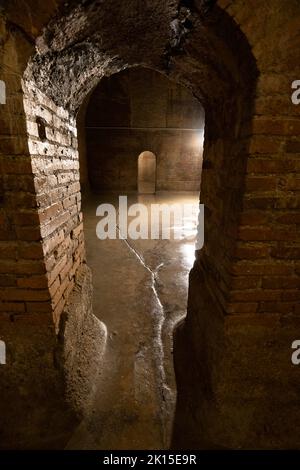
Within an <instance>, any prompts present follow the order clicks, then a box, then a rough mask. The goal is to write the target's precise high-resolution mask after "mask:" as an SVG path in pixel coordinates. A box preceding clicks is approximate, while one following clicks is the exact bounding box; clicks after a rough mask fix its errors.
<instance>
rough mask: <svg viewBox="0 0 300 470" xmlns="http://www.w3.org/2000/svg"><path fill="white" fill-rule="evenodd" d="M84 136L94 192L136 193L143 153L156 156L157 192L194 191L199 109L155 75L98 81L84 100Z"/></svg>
mask: <svg viewBox="0 0 300 470" xmlns="http://www.w3.org/2000/svg"><path fill="white" fill-rule="evenodd" d="M85 135H86V149H87V151H86V154H87V166H88V170H89V181H90V185H91V188H92V189H93V190H94V191H101V190H123V191H124V190H125V191H126V190H129V191H136V190H137V168H138V165H137V161H138V157H139V155H140V154H141V153H142V152H143V151H152V152H153V153H154V154H155V155H156V159H157V160H156V161H157V173H156V189H157V190H173V191H177V190H178V191H198V190H199V187H200V176H201V166H202V151H203V136H204V111H203V108H202V106H201V105H200V103H199V102H198V101H197V100H196V98H194V97H193V95H192V94H191V93H190V92H189V91H188V90H187V89H185V88H184V87H183V86H180V85H178V84H176V83H175V82H172V81H170V80H168V79H167V77H165V76H163V75H162V74H160V73H158V72H155V71H153V70H150V69H143V68H133V69H129V70H126V71H124V72H121V73H119V74H117V75H113V76H112V77H110V78H104V79H102V81H101V82H100V84H99V85H98V86H97V87H96V89H95V90H94V91H93V93H92V94H91V95H90V97H89V104H88V106H87V111H86V130H85ZM84 166H85V165H84V162H83V163H82V167H83V168H84ZM83 178H85V174H84V173H83Z"/></svg>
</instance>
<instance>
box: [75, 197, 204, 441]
mask: <svg viewBox="0 0 300 470" xmlns="http://www.w3.org/2000/svg"><path fill="white" fill-rule="evenodd" d="M136 202H139V203H142V204H143V205H144V206H145V208H146V212H147V210H148V212H147V213H146V212H145V209H143V211H144V212H145V213H144V214H143V217H142V218H141V219H140V222H141V223H140V224H139V225H137V224H135V225H130V222H131V221H133V219H134V217H131V218H129V229H132V230H129V231H130V234H129V235H132V234H133V235H134V234H135V232H138V231H140V230H143V229H144V231H145V229H147V225H145V219H147V214H150V206H151V205H152V204H163V203H164V204H168V205H171V204H174V203H175V204H177V205H179V206H181V208H183V204H188V205H190V206H189V207H191V205H193V207H194V209H195V208H197V202H198V194H197V193H176V194H173V193H157V194H156V195H143V196H137V195H133V194H131V195H129V196H128V206H130V205H132V204H134V203H136ZM102 203H111V204H113V206H114V207H115V208H116V209H118V208H119V198H118V195H117V194H101V195H93V196H90V197H88V198H87V199H86V200H85V202H84V206H83V212H84V230H85V239H86V248H87V261H88V265H89V266H90V267H91V269H92V273H93V287H94V298H93V308H94V314H95V315H96V316H97V317H98V318H99V319H101V320H102V321H103V322H104V323H105V325H106V327H107V331H108V336H107V344H106V349H105V354H104V359H103V363H101V364H99V368H100V376H99V379H97V392H96V396H95V400H94V404H93V408H92V410H91V411H90V413H89V414H88V416H87V417H86V418H85V419H84V420H83V421H82V423H81V424H80V426H79V427H78V429H77V430H76V432H75V433H74V435H73V437H72V439H71V440H70V442H69V444H68V448H69V449H109V450H110V449H111V450H115V449H166V448H168V447H169V443H170V438H171V430H172V422H173V413H174V408H175V400H176V385H175V378H174V371H173V357H172V332H173V329H174V326H175V325H176V323H177V322H178V321H180V320H181V319H182V318H183V317H184V316H185V313H186V301H187V285H188V273H189V270H190V269H191V267H192V265H193V262H194V248H195V233H196V224H197V213H196V211H194V213H193V214H191V213H190V212H189V211H187V212H186V213H185V217H184V218H183V219H182V222H181V223H180V221H179V222H178V219H176V220H173V219H171V239H161V235H162V221H161V220H160V230H159V237H160V239H156V240H151V239H147V240H146V239H135V240H134V239H132V238H130V236H127V237H126V236H125V235H126V234H125V232H124V230H125V231H126V227H125V226H124V221H123V222H122V220H120V217H119V212H118V213H117V217H116V221H115V222H116V223H114V225H116V227H114V229H115V231H116V237H117V238H116V239H110V240H108V239H106V240H100V239H99V238H98V237H97V235H96V227H97V224H98V222H99V221H100V219H101V217H99V216H96V209H97V207H98V206H99V205H100V204H102ZM177 207H178V206H177ZM186 207H187V206H186ZM136 215H138V213H137V214H136ZM112 220H114V219H112ZM135 220H137V219H135ZM147 220H148V231H149V233H150V226H151V223H150V222H151V220H152V223H153V220H154V219H153V217H152V219H151V216H150V215H149V218H148V219H147ZM147 220H146V223H147ZM166 220H167V219H166ZM141 225H142V226H143V228H141ZM154 225H155V224H154ZM167 225H168V224H167ZM132 227H133V228H132ZM100 228H101V227H100V226H99V225H98V234H99V233H100ZM107 228H108V226H106V229H107ZM134 228H135V229H136V230H134ZM164 228H165V230H166V233H165V236H167V235H168V234H167V232H168V229H169V228H170V225H169V226H166V224H164ZM174 229H175V231H176V236H177V239H174ZM122 231H123V232H122ZM122 235H123V236H124V239H122V238H120V237H122ZM179 237H180V238H179Z"/></svg>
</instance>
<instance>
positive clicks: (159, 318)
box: [116, 225, 174, 446]
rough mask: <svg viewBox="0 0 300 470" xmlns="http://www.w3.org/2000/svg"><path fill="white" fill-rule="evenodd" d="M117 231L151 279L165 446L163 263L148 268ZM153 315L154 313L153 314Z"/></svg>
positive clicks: (169, 397)
mask: <svg viewBox="0 0 300 470" xmlns="http://www.w3.org/2000/svg"><path fill="white" fill-rule="evenodd" d="M116 228H117V231H118V233H119V238H120V240H122V241H123V242H124V243H125V244H126V246H127V247H128V248H129V250H130V251H131V252H132V253H133V254H134V255H135V257H136V258H137V259H138V261H139V262H140V263H141V265H142V266H143V267H144V268H145V269H146V270H147V271H148V272H149V274H150V277H151V289H152V292H153V294H154V298H155V300H156V303H157V305H158V309H157V314H156V316H155V318H156V322H155V323H154V327H155V335H154V337H155V353H156V354H155V359H156V366H157V378H158V387H159V392H160V396H161V400H160V407H161V412H162V413H161V421H162V430H163V443H164V445H165V446H168V444H169V442H168V441H169V435H168V434H169V433H168V426H167V420H168V416H169V415H170V410H169V408H170V405H169V406H168V404H169V403H170V402H171V403H173V402H174V396H173V392H172V390H171V388H170V387H169V386H168V383H167V377H166V372H165V366H164V361H165V353H164V345H163V338H162V331H163V327H164V323H165V320H166V316H165V312H164V307H163V304H162V302H161V300H160V297H159V293H158V287H157V277H158V272H159V270H160V269H161V268H162V267H163V266H164V263H160V264H158V265H157V266H156V268H155V269H154V270H153V269H151V267H150V266H148V265H147V263H146V261H145V259H144V257H143V256H142V255H141V254H140V253H139V252H138V251H137V250H136V249H135V248H134V246H132V245H131V244H130V243H129V241H128V239H127V238H125V237H124V236H123V235H122V232H121V230H120V227H119V226H118V225H116ZM154 313H155V312H154Z"/></svg>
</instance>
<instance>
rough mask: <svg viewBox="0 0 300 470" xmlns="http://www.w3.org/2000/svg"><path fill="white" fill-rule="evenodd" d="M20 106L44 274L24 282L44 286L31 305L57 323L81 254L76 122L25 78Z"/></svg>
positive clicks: (81, 238) (83, 256)
mask: <svg viewBox="0 0 300 470" xmlns="http://www.w3.org/2000/svg"><path fill="white" fill-rule="evenodd" d="M24 109H25V113H26V125H27V132H28V146H29V152H30V155H31V165H32V173H33V176H34V180H33V183H34V189H35V193H36V205H37V214H36V215H37V217H38V220H37V224H38V226H39V229H40V239H41V248H42V251H43V259H44V263H45V270H46V279H44V278H43V280H42V278H41V277H38V276H37V277H35V278H31V280H29V281H28V282H27V287H28V288H35V287H40V288H41V289H42V287H46V291H45V294H44V295H42V290H41V291H40V292H41V295H40V298H36V299H35V300H37V301H39V302H36V303H34V304H33V303H32V304H30V308H32V309H34V310H35V311H40V312H44V311H48V310H49V309H50V311H52V312H53V316H54V322H55V325H56V326H57V327H58V323H59V318H60V314H61V312H62V311H63V308H64V305H65V303H66V301H67V299H68V296H69V294H70V292H71V291H72V289H73V287H74V279H75V274H76V271H77V269H78V267H79V266H80V264H81V263H82V262H83V261H84V259H85V252H84V237H83V222H82V213H81V194H80V183H79V159H78V151H77V130H76V123H75V120H74V119H72V118H70V116H69V114H68V112H67V111H66V110H64V109H63V108H61V107H58V106H56V105H55V104H54V103H53V102H52V101H51V100H50V99H49V98H47V97H46V96H45V95H43V94H42V93H41V92H40V91H39V90H37V89H36V88H35V87H34V86H33V85H32V84H29V83H26V82H25V83H24ZM42 282H43V283H44V284H42ZM46 292H47V294H46ZM49 300H50V302H49Z"/></svg>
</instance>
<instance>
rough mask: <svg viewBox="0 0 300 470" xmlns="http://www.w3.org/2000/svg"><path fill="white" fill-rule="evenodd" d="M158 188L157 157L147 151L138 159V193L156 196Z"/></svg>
mask: <svg viewBox="0 0 300 470" xmlns="http://www.w3.org/2000/svg"><path fill="white" fill-rule="evenodd" d="M155 186H156V156H155V155H154V153H152V152H149V151H145V152H142V153H141V154H140V155H139V158H138V192H139V193H140V194H154V193H155Z"/></svg>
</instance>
